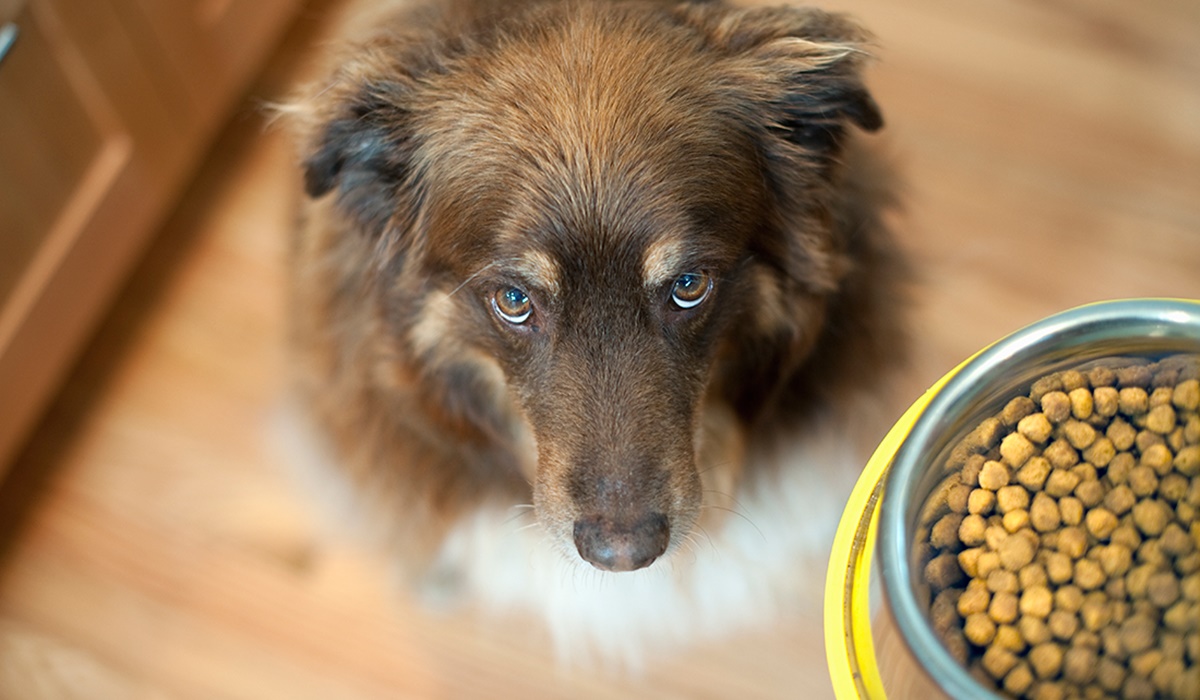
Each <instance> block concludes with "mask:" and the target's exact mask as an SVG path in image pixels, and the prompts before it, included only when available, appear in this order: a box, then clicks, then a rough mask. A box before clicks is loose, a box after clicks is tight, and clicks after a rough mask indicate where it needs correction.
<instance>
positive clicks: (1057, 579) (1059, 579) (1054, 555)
mask: <svg viewBox="0 0 1200 700" xmlns="http://www.w3.org/2000/svg"><path fill="white" fill-rule="evenodd" d="M1074 575H1075V565H1074V563H1073V562H1072V559H1071V557H1069V556H1067V555H1066V554H1063V553H1062V552H1049V553H1047V554H1046V576H1047V577H1048V578H1049V579H1050V583H1053V584H1060V583H1066V582H1067V581H1070V580H1071V577H1072V576H1074Z"/></svg>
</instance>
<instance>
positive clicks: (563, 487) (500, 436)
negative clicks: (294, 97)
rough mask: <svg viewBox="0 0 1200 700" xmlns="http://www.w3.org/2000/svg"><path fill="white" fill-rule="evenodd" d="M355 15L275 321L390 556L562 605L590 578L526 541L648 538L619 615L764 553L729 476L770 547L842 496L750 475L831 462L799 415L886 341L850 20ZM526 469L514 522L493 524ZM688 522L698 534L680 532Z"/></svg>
mask: <svg viewBox="0 0 1200 700" xmlns="http://www.w3.org/2000/svg"><path fill="white" fill-rule="evenodd" d="M376 4H377V5H378V3H376ZM369 24H370V25H371V27H370V28H369V29H368V30H367V31H366V32H365V33H364V34H362V35H360V36H357V37H355V38H354V40H353V41H351V42H350V43H349V45H348V48H347V49H346V50H345V51H344V52H343V53H341V54H340V55H339V56H338V59H337V63H336V64H335V67H334V68H333V70H332V71H331V74H330V75H328V76H327V77H326V79H324V80H322V81H320V82H318V83H316V84H315V85H314V86H313V88H312V90H311V91H310V92H309V93H308V94H307V95H306V96H305V97H304V98H303V99H302V100H300V102H299V103H298V106H297V108H296V110H295V111H296V113H297V114H298V115H299V116H300V128H301V135H302V142H303V149H304V151H303V157H304V172H305V185H306V189H307V193H308V195H309V196H310V197H311V198H312V201H311V204H310V205H309V206H308V207H307V209H306V211H305V217H304V222H303V224H302V226H301V227H300V228H299V233H298V236H297V238H296V241H295V250H294V272H295V274H294V295H293V296H294V302H295V303H294V307H293V314H294V317H293V321H294V337H293V346H294V349H295V352H296V356H297V357H298V360H299V362H298V381H297V384H298V387H299V394H300V397H301V399H302V401H303V403H304V405H305V406H306V408H307V410H308V412H309V413H310V415H311V416H312V417H313V419H314V420H315V423H316V424H317V425H318V426H319V428H320V429H321V432H322V434H323V435H324V436H326V441H327V442H328V446H329V449H330V450H331V452H332V459H333V461H334V462H335V463H336V465H337V467H336V468H337V469H338V473H340V474H342V475H344V476H346V477H348V483H349V484H350V487H351V490H352V491H353V492H354V493H355V494H356V495H357V496H358V497H359V498H360V499H362V501H363V505H362V506H361V508H362V509H363V510H364V511H365V512H367V513H368V514H369V517H370V518H371V519H373V520H375V521H376V522H378V523H381V524H382V525H383V527H384V528H385V533H386V535H387V537H388V538H389V543H390V544H391V545H393V546H394V547H396V548H397V551H398V553H399V557H398V558H400V559H401V560H402V561H403V562H404V566H405V569H406V570H407V571H409V572H411V573H412V574H414V575H415V576H417V577H423V578H425V579H428V578H431V577H432V578H439V579H440V580H442V581H443V582H444V580H445V578H446V576H447V575H449V576H454V577H456V578H463V577H465V579H468V580H469V581H470V582H472V583H474V584H482V586H483V587H484V588H492V589H493V593H495V591H496V590H499V589H502V588H504V586H503V585H501V583H500V581H502V580H505V579H506V578H507V577H510V576H515V575H517V574H516V573H514V572H520V571H523V570H527V569H528V570H533V571H534V574H535V575H534V577H533V578H537V576H539V575H540V576H541V578H542V579H543V581H542V583H543V584H544V585H543V586H541V587H540V588H538V587H536V586H534V587H530V586H528V585H526V584H517V583H513V585H512V586H510V587H509V588H511V589H513V590H515V589H518V588H520V589H530V590H537V591H540V592H537V593H534V594H533V596H532V597H536V598H539V600H540V602H542V603H546V601H548V600H550V601H558V602H552V603H551V607H553V606H558V607H559V608H561V609H559V610H557V611H556V612H554V613H553V614H555V615H558V616H559V617H558V618H556V620H559V621H560V622H561V620H562V619H564V618H563V615H565V614H566V613H564V612H563V609H565V608H568V607H571V606H573V605H574V603H573V602H569V601H570V599H572V598H577V597H581V596H584V595H585V594H584V593H583V592H581V591H580V590H579V586H578V582H576V583H575V584H572V583H571V582H570V581H564V580H563V578H562V576H561V575H559V574H553V573H543V574H538V573H537V570H538V567H539V566H544V567H549V568H553V567H554V566H563V565H565V566H566V567H567V569H568V570H572V569H574V570H578V569H579V567H581V566H582V567H585V568H586V567H587V566H588V565H590V566H592V567H595V568H596V569H600V570H603V571H609V572H631V571H634V570H639V569H643V568H646V567H649V568H648V569H646V571H638V572H637V573H632V574H630V573H622V574H620V575H615V576H611V577H609V576H606V577H605V579H606V580H609V579H613V580H621V581H622V582H621V583H612V584H609V585H608V587H603V586H602V587H601V588H603V589H605V590H606V591H607V593H608V594H609V595H611V596H612V597H613V600H612V601H611V605H610V604H609V603H606V602H604V601H598V603H597V607H601V608H606V610H607V612H605V613H595V614H594V615H595V617H596V619H599V618H601V617H604V618H605V619H604V621H603V624H604V625H607V626H609V627H613V625H614V624H616V623H614V622H613V621H612V619H610V618H611V616H612V615H614V614H618V613H617V612H615V611H614V610H613V608H619V609H620V610H621V611H623V612H625V613H628V615H629V617H631V618H633V617H638V616H639V615H641V616H643V617H644V616H651V617H654V616H656V615H662V614H665V613H664V612H663V611H664V610H676V608H680V606H681V605H685V603H683V602H680V601H684V600H690V601H691V604H692V605H698V604H699V603H698V601H701V600H704V599H705V596H708V598H710V599H711V600H717V598H713V597H712V596H713V595H716V594H710V593H697V592H695V591H692V590H690V588H700V589H703V588H704V587H706V586H707V587H708V588H713V587H720V586H721V585H723V584H722V583H721V582H720V580H719V577H716V576H714V575H713V573H712V571H707V570H705V569H704V567H705V566H709V567H712V568H713V570H719V569H722V568H725V567H728V568H735V569H742V570H743V572H744V573H745V575H746V576H747V577H748V579H749V580H755V579H756V578H757V577H762V578H763V580H765V579H766V577H767V574H768V569H769V568H770V567H769V566H767V565H766V564H763V563H762V562H761V561H759V562H758V563H757V564H756V563H754V562H753V561H748V560H747V559H746V556H745V553H744V552H742V553H741V554H740V555H739V552H738V550H739V549H741V548H743V547H744V546H746V545H744V544H739V542H740V540H738V536H734V535H729V534H728V533H729V532H732V528H736V527H739V525H736V523H737V522H738V520H737V519H727V518H723V517H722V516H723V515H725V514H726V512H727V511H726V509H725V508H723V507H722V505H721V504H722V503H723V502H724V503H728V502H729V501H727V500H723V499H729V498H731V497H733V496H734V495H735V494H736V495H737V498H738V499H739V501H738V503H739V507H740V508H742V509H743V510H745V511H747V514H748V516H749V517H750V519H751V520H754V521H755V522H754V523H753V524H752V525H751V527H752V528H754V529H755V530H757V531H758V535H757V538H758V539H761V540H762V541H761V542H759V543H758V544H754V545H749V546H752V547H757V548H759V549H761V548H762V547H763V546H764V545H766V546H767V547H768V548H770V547H771V546H772V545H771V543H772V542H773V541H775V538H776V536H777V535H778V533H776V532H775V530H776V529H777V528H789V527H790V528H797V529H803V528H805V527H807V526H806V525H805V520H806V518H810V517H811V516H812V515H813V513H821V512H824V513H825V514H824V515H822V516H821V518H822V521H821V522H822V526H821V527H822V528H824V529H826V530H828V529H831V528H832V526H833V524H834V523H833V522H830V521H831V520H834V521H835V520H836V513H837V511H838V509H839V508H840V505H841V501H840V496H839V495H837V493H838V492H835V493H834V495H833V496H832V498H833V502H832V504H831V505H832V509H830V508H825V510H824V511H821V510H820V509H819V508H817V509H813V510H811V511H810V512H807V513H806V512H796V513H793V514H792V515H791V516H788V515H786V514H785V515H784V516H783V518H782V519H783V520H784V522H782V523H780V522H774V520H775V519H773V517H772V516H771V515H770V514H766V515H764V514H763V512H762V509H761V508H759V507H758V506H759V505H761V504H762V503H769V505H768V507H767V510H771V509H775V510H783V511H786V509H788V508H795V507H797V506H796V504H795V503H790V502H785V501H786V499H787V498H791V496H789V495H786V494H788V493H790V492H789V491H787V489H786V488H783V487H781V486H780V485H779V484H780V483H781V482H780V481H779V479H781V478H784V477H781V475H780V473H779V469H788V470H799V471H801V472H804V471H808V472H811V473H812V474H826V473H827V472H826V471H822V469H826V470H827V469H828V468H829V467H828V466H822V464H825V465H828V462H830V461H831V460H832V461H834V462H836V464H835V465H834V467H833V468H834V469H835V470H837V471H842V473H844V474H846V475H848V476H847V477H845V478H844V477H841V476H838V477H836V479H835V480H836V481H837V482H838V483H839V484H841V485H844V483H845V481H846V478H850V479H852V478H853V467H854V464H853V461H852V460H851V463H850V464H847V463H846V462H847V460H846V459H839V460H834V459H833V458H832V457H829V456H823V457H819V458H814V460H815V463H812V464H801V465H796V464H794V462H795V461H796V460H795V458H794V456H795V455H796V454H801V453H802V451H803V449H805V448H804V447H803V446H801V447H796V446H795V445H793V443H794V442H795V441H797V440H800V441H804V440H807V441H808V443H807V444H809V445H811V444H812V442H813V440H815V439H816V438H814V435H813V434H814V431H813V430H811V429H808V430H806V429H805V426H811V425H813V421H815V420H817V419H819V418H820V417H821V416H823V415H825V414H828V413H830V411H832V410H833V409H834V408H835V407H836V406H837V405H839V404H844V402H845V400H846V397H849V396H852V395H855V394H856V393H857V392H859V391H860V390H862V389H866V388H869V387H871V386H872V385H873V383H875V382H876V381H878V379H879V377H880V370H881V369H882V368H883V367H884V366H885V365H887V364H889V363H890V360H889V358H891V357H893V356H894V355H895V353H896V352H897V350H898V349H899V348H900V346H901V345H902V333H901V325H902V324H901V323H900V321H899V316H898V313H897V304H898V298H899V294H898V289H899V287H898V285H899V282H900V281H901V280H902V278H903V265H902V264H901V262H900V261H899V260H898V256H897V254H896V253H895V251H894V249H893V246H892V243H891V241H890V237H889V235H888V233H887V231H886V230H885V226H884V225H883V223H882V221H881V214H882V210H883V209H884V208H885V206H887V205H889V204H890V198H889V196H888V191H887V186H886V184H887V183H886V178H885V177H883V176H882V174H881V170H880V168H879V167H878V166H877V165H876V161H875V160H874V159H873V158H872V157H871V155H870V153H869V152H868V151H867V150H866V149H865V148H863V147H862V146H861V144H859V143H858V141H859V139H858V136H857V134H856V133H855V131H856V129H861V130H866V131H874V130H876V129H878V128H880V126H881V125H882V119H881V117H880V113H879V110H878V108H877V107H876V105H875V103H874V101H873V100H872V99H871V97H870V96H869V95H868V93H867V91H866V89H865V88H864V86H863V83H862V80H861V75H860V70H861V67H862V65H863V63H864V60H865V58H866V55H865V53H864V51H863V48H864V46H863V44H864V41H865V35H864V33H863V32H862V31H861V30H860V29H859V28H858V27H857V26H856V25H855V24H854V23H852V22H851V21H849V20H847V19H846V18H844V17H841V16H838V15H832V14H827V13H824V12H821V11H818V10H814V9H789V8H771V9H766V8H758V9H735V8H732V7H729V6H727V5H725V4H723V3H720V2H701V1H695V2H685V3H682V4H677V3H674V2H656V1H650V0H641V1H638V0H630V1H624V2H602V1H599V0H564V1H561V2H555V1H545V0H526V1H521V2H504V1H501V0H495V1H490V2H489V1H487V0H475V1H470V0H454V1H449V2H440V3H437V4H434V5H417V6H411V3H391V4H390V5H388V6H387V7H385V8H384V9H383V10H382V11H377V12H376V13H375V14H373V15H372V20H371V21H370V22H369ZM780 445H783V446H784V447H783V448H782V451H781V450H778V449H776V450H772V449H768V448H771V447H777V446H780ZM819 449H824V448H819ZM818 451H819V450H818ZM811 452H812V450H811V449H810V452H809V453H808V454H811ZM781 455H782V456H781ZM801 478H803V477H801ZM821 478H824V477H821ZM810 486H811V484H810ZM798 488H800V490H805V489H806V488H808V487H807V486H802V487H798ZM818 488H819V487H818ZM839 488H841V486H839ZM781 494H784V495H781ZM785 496H786V497H785ZM773 498H774V499H775V500H774V501H772V499H773ZM824 498H829V496H825V497H824ZM780 499H783V500H780ZM530 503H531V504H532V508H531V510H532V517H533V520H534V522H535V523H536V526H537V533H536V536H535V537H525V538H524V539H523V540H522V539H521V536H520V534H519V533H514V532H512V530H513V528H508V529H505V528H502V527H500V525H501V524H503V523H504V522H505V521H506V519H510V517H511V513H510V514H508V515H506V514H505V511H506V509H510V508H511V507H512V506H514V505H517V504H530ZM709 505H712V506H714V507H713V508H706V506H709ZM760 518H761V520H760ZM789 519H790V521H791V522H787V520H789ZM740 527H743V528H744V527H745V525H741V526H740ZM764 527H766V528H767V531H764V530H763V528H764ZM698 528H703V530H700V529H698ZM698 532H699V533H701V534H700V535H699V538H700V540H704V539H707V540H708V541H710V542H714V547H712V548H707V549H706V548H705V547H691V548H690V551H691V555H690V556H679V555H677V553H678V552H680V551H681V550H688V549H689V548H688V547H687V546H686V545H687V543H689V542H696V541H697V535H696V534H695V533H698ZM751 539H754V538H753V537H752V538H751ZM800 539H804V538H803V537H801V538H800ZM795 540H796V538H795V537H791V536H784V537H781V538H780V540H779V542H780V544H779V545H778V548H779V549H780V550H781V551H782V552H785V553H786V554H785V556H784V559H786V558H787V557H792V556H794V555H796V551H797V546H796V545H795ZM485 541H486V542H487V544H481V543H483V542H485ZM516 542H523V543H524V544H519V545H517V544H514V543H516ZM788 543H791V544H788ZM547 546H548V548H549V549H551V550H556V552H555V554H554V557H553V559H554V560H555V561H556V562H557V564H551V563H547V562H549V561H550V559H548V558H547V559H542V558H540V555H536V554H531V553H530V552H536V551H540V550H544V549H547ZM800 549H803V547H801V548H800ZM817 549H818V550H819V549H820V547H817ZM755 557H757V555H755ZM485 559H486V560H488V561H489V562H490V563H487V564H486V565H481V566H476V567H475V568H474V569H472V566H473V565H474V564H480V562H481V561H482V560H485ZM709 559H711V560H712V561H711V562H709V561H708V560H709ZM663 560H667V561H669V562H671V565H670V566H668V567H667V568H668V573H662V571H663V567H664V566H667V565H666V564H664V563H662V562H663ZM472 562H474V564H472ZM584 562H586V564H584ZM656 562H658V563H656ZM821 564H823V562H820V563H818V564H817V566H821ZM756 567H757V568H756ZM505 569H507V571H506V570H505ZM656 571H657V572H659V573H657V574H656V573H654V572H656ZM706 571H707V573H706ZM688 572H691V573H688ZM526 573H528V572H526ZM627 581H628V582H627ZM632 581H643V582H645V581H650V582H652V583H649V584H646V583H636V584H635V583H630V582H632ZM643 585H656V586H659V587H661V588H663V590H662V591H660V592H659V593H654V594H644V591H643V592H641V593H639V592H636V591H634V590H633V589H632V588H629V589H628V590H627V589H626V588H625V587H627V586H643ZM764 585H765V584H764ZM555 588H558V589H563V588H566V589H569V590H568V591H567V592H565V593H561V592H560V593H552V592H547V591H549V590H550V589H555ZM759 588H761V586H757V584H756V585H755V586H751V587H750V588H749V589H746V586H742V589H745V590H742V591H741V592H740V593H738V594H737V595H740V596H743V597H745V596H749V595H758V593H755V591H758V590H759ZM685 589H689V590H685ZM759 592H760V593H761V591H759ZM764 595H765V594H764ZM639 596H641V597H640V598H639ZM517 597H518V596H517V594H515V593H506V592H499V593H495V595H493V598H494V599H496V600H498V601H500V602H505V603H507V602H511V600H513V599H515V598H517ZM643 599H644V600H646V601H652V602H645V603H639V602H636V601H637V600H643ZM563 601H568V602H563ZM718 605H721V603H718ZM728 607H736V606H728ZM672 614H674V615H675V616H676V617H687V616H688V615H689V613H688V612H686V610H683V609H682V608H680V609H679V610H677V611H676V612H675V613H672ZM587 615H591V613H589V614H587ZM587 615H582V616H580V615H577V616H576V617H587ZM567 617H570V616H569V615H567ZM585 622H586V621H585ZM561 624H564V625H568V626H571V625H575V624H577V623H576V622H561ZM631 624H632V623H631ZM703 624H704V625H705V626H708V627H711V626H713V625H712V624H710V623H709V622H703ZM617 626H618V627H620V625H617ZM683 634H684V635H690V634H691V633H690V632H684V633H683Z"/></svg>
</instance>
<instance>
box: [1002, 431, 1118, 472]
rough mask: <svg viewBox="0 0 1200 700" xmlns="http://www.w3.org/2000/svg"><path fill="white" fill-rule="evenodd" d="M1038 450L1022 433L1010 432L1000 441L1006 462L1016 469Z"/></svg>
mask: <svg viewBox="0 0 1200 700" xmlns="http://www.w3.org/2000/svg"><path fill="white" fill-rule="evenodd" d="M1089 427H1090V426H1089ZM1093 432H1095V431H1093ZM1089 444H1091V443H1089ZM1036 452H1037V448H1036V447H1034V445H1033V443H1032V442H1030V441H1029V439H1028V438H1026V437H1025V436H1024V435H1022V434H1020V433H1009V434H1008V435H1006V436H1004V439H1002V440H1001V441H1000V456H1001V457H1002V458H1004V461H1005V462H1007V463H1008V464H1011V465H1012V466H1013V468H1014V469H1015V468H1019V467H1020V466H1021V465H1023V464H1025V460H1027V459H1029V458H1030V457H1032V456H1033V455H1034V453H1036Z"/></svg>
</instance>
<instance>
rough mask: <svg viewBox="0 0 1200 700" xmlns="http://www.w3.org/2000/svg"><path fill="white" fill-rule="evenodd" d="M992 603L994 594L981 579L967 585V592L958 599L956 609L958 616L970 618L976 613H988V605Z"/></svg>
mask: <svg viewBox="0 0 1200 700" xmlns="http://www.w3.org/2000/svg"><path fill="white" fill-rule="evenodd" d="M991 602H992V594H991V592H990V591H988V589H987V586H986V585H985V584H984V583H983V581H980V580H979V579H973V580H972V581H971V582H970V583H968V584H967V588H966V590H964V591H963V592H962V595H960V596H959V597H958V602H957V604H956V608H957V610H958V614H959V615H960V616H962V617H964V618H965V617H968V616H970V615H974V614H975V613H981V612H987V609H988V605H990V604H991Z"/></svg>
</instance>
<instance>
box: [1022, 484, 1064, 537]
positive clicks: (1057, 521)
mask: <svg viewBox="0 0 1200 700" xmlns="http://www.w3.org/2000/svg"><path fill="white" fill-rule="evenodd" d="M1029 522H1030V524H1031V525H1033V529H1035V530H1037V531H1038V532H1049V531H1051V530H1057V529H1058V528H1059V527H1061V526H1062V514H1061V513H1060V512H1059V510H1058V501H1056V500H1054V499H1053V498H1051V497H1050V496H1047V495H1046V494H1044V493H1041V492H1039V493H1036V494H1034V496H1033V502H1032V503H1031V504H1030V505H1029Z"/></svg>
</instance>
